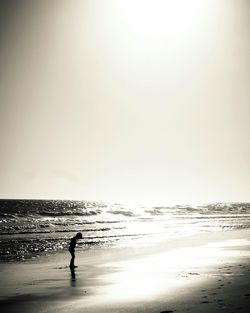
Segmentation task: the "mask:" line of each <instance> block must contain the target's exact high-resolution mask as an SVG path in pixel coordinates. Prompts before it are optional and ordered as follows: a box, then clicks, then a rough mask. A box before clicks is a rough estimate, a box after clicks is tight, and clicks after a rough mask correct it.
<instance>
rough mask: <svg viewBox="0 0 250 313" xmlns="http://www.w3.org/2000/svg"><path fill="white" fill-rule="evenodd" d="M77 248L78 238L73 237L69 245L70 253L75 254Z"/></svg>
mask: <svg viewBox="0 0 250 313" xmlns="http://www.w3.org/2000/svg"><path fill="white" fill-rule="evenodd" d="M75 247H76V237H73V238H72V239H71V241H70V245H69V252H70V253H71V252H75Z"/></svg>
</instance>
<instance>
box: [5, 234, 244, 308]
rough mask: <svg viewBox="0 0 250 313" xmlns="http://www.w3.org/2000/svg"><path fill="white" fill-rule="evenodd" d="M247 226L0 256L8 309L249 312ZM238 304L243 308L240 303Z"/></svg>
mask: <svg viewBox="0 0 250 313" xmlns="http://www.w3.org/2000/svg"><path fill="white" fill-rule="evenodd" d="M249 235H250V230H248V229H246V230H237V231H235V230H233V231H223V232H215V233H206V234H199V235H194V236H190V237H186V238H178V239H175V240H173V241H166V242H161V243H158V244H156V245H150V246H148V247H146V246H133V247H131V248H129V247H110V248H97V249H95V248H93V249H90V250H85V251H80V250H77V252H76V264H77V265H78V266H79V267H78V268H76V270H75V272H74V273H71V272H70V270H69V267H68V262H69V254H68V253H67V252H60V253H57V254H55V255H51V256H42V257H40V258H37V259H33V260H27V261H24V262H13V263H1V264H0V273H1V277H2V279H1V282H0V295H1V297H0V303H1V308H3V309H4V312H6V313H10V312H16V308H17V306H18V308H19V310H18V312H25V313H29V312H34V311H35V312H38V313H42V312H52V311H55V310H56V311H57V310H60V312H61V313H64V312H65V313H66V312H67V313H69V312H82V311H83V310H84V312H102V313H103V312H119V311H121V312H138V310H139V311H143V312H168V311H172V312H175V311H176V312H206V313H208V312H217V311H218V312H219V311H220V310H223V311H224V312H229V313H232V312H236V311H237V312H238V311H239V312H248V311H247V306H246V305H247V304H248V305H249V304H250V296H248V294H249V295H250V283H249V281H250V241H249V240H248V238H250V236H249ZM240 308H241V309H240Z"/></svg>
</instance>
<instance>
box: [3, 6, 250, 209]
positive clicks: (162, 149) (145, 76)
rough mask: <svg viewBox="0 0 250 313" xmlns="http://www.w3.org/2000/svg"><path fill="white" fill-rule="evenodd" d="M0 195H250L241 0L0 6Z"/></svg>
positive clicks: (247, 39) (249, 63) (196, 198)
mask: <svg viewBox="0 0 250 313" xmlns="http://www.w3.org/2000/svg"><path fill="white" fill-rule="evenodd" d="M0 18H1V21H0V23H1V27H0V39H1V42H0V68H1V70H0V140H1V153H0V197H1V198H49V199H58V198H63V199H83V200H104V201H122V202H126V201H128V202H148V203H162V204H167V203H170V202H171V203H182V202H207V201H250V180H249V177H250V2H249V1H248V0H204V1H199V0H190V1H186V0H165V1H164V0H143V1H142V0H104V1H103V0H99V1H98V0H82V1H81V0H68V1H67V0H58V1H54V0H49V1H48V0H45V1H28V0H26V1H24V0H18V1H17V0H16V1H15V0H8V1H4V0H1V1H0Z"/></svg>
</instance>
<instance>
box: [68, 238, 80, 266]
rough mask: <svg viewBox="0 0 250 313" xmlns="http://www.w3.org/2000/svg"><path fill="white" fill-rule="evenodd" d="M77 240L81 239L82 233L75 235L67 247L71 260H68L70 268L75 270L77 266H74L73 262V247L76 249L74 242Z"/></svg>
mask: <svg viewBox="0 0 250 313" xmlns="http://www.w3.org/2000/svg"><path fill="white" fill-rule="evenodd" d="M78 239H82V233H77V234H76V235H75V237H73V238H72V239H71V241H70V245H69V252H70V254H71V260H70V265H69V266H70V268H75V267H77V266H75V264H74V262H75V247H76V241H77V240H78Z"/></svg>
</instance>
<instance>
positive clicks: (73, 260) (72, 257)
mask: <svg viewBox="0 0 250 313" xmlns="http://www.w3.org/2000/svg"><path fill="white" fill-rule="evenodd" d="M69 252H70V254H71V260H70V265H69V266H70V267H74V266H75V264H74V262H75V251H69Z"/></svg>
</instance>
